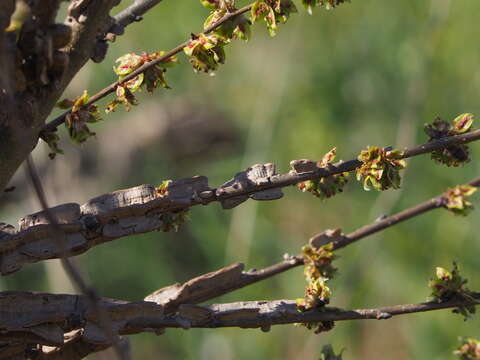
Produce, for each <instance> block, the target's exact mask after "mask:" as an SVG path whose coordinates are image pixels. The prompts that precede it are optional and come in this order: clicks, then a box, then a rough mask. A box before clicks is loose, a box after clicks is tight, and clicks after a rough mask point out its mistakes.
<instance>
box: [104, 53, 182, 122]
mask: <svg viewBox="0 0 480 360" xmlns="http://www.w3.org/2000/svg"><path fill="white" fill-rule="evenodd" d="M164 54H165V52H164V51H160V52H154V53H146V52H144V53H143V54H142V55H137V54H135V53H131V54H126V55H123V56H121V57H119V58H118V59H117V60H116V61H115V63H116V66H114V67H113V71H114V72H115V74H117V75H118V81H119V82H122V80H123V79H124V78H125V77H126V76H127V75H129V74H131V73H132V72H134V71H136V70H137V69H138V68H139V67H141V66H142V65H144V64H146V63H149V62H152V61H154V60H156V59H159V58H160V57H162V56H164ZM176 64H178V59H177V57H176V56H171V57H169V58H167V59H165V60H164V61H162V62H160V63H159V64H155V65H154V66H150V67H149V68H148V69H146V70H145V71H144V72H143V73H141V74H139V75H137V76H135V77H134V78H133V79H130V80H128V81H125V82H123V83H121V84H120V85H118V86H117V89H116V98H115V99H114V100H113V101H111V102H110V103H109V104H108V105H107V108H106V110H105V112H106V113H109V112H112V111H115V109H116V107H117V106H118V105H120V104H123V105H124V106H125V109H126V110H127V111H130V109H131V105H137V103H138V102H137V100H136V98H135V96H134V95H133V93H134V92H136V91H137V90H141V89H143V88H146V90H147V91H148V92H153V90H154V89H156V88H157V87H158V86H162V87H163V88H165V89H170V86H168V84H167V81H166V79H165V73H166V71H167V68H170V67H172V66H175V65H176Z"/></svg>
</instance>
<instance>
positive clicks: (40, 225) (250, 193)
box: [0, 130, 480, 275]
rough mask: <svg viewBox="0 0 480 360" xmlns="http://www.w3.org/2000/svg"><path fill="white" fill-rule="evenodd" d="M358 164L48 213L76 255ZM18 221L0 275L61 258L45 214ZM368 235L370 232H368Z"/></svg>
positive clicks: (144, 191)
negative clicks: (200, 208)
mask: <svg viewBox="0 0 480 360" xmlns="http://www.w3.org/2000/svg"><path fill="white" fill-rule="evenodd" d="M479 138H480V130H476V131H473V132H471V133H467V134H463V135H457V136H452V137H449V138H444V139H441V140H438V141H433V142H430V143H426V144H422V145H419V146H416V147H414V148H411V149H406V151H405V154H406V155H404V157H407V155H408V156H416V155H419V154H424V153H425V152H427V150H428V151H432V150H435V149H440V148H443V147H445V146H449V145H452V144H460V143H467V142H470V141H475V140H477V139H479ZM360 165H361V162H360V161H359V160H350V161H347V162H339V163H337V164H335V165H329V166H327V167H323V168H317V169H316V170H315V171H309V172H300V173H299V172H296V171H290V172H289V173H286V174H275V171H274V166H273V165H271V164H266V165H258V166H256V167H255V166H254V167H253V168H255V169H256V170H258V171H254V170H255V169H252V168H249V169H247V171H244V172H241V173H238V174H237V175H236V176H235V178H234V179H233V180H231V181H229V182H227V183H225V184H224V185H222V186H220V187H219V188H216V189H215V188H213V189H212V188H210V187H209V186H208V179H207V178H206V177H203V176H197V177H193V178H186V179H181V180H177V181H173V182H171V183H170V184H169V185H168V187H167V188H166V189H163V190H162V191H160V190H159V189H160V188H156V187H154V186H152V185H140V186H137V187H134V188H130V189H126V190H119V191H116V192H113V193H109V194H104V195H101V196H99V197H96V198H94V199H91V200H90V201H88V202H87V203H86V204H84V205H82V206H80V205H79V204H76V203H69V204H63V205H59V206H56V207H54V208H51V209H50V210H51V212H52V214H53V215H54V216H55V219H56V220H57V222H58V224H59V225H60V227H61V228H62V230H63V231H65V233H66V241H67V243H68V249H67V250H68V251H69V253H70V254H72V255H77V254H81V253H83V252H85V251H87V250H88V249H90V248H91V247H93V246H96V245H99V244H102V243H105V242H108V241H112V240H114V239H117V238H120V237H123V236H128V235H133V234H140V233H145V232H151V231H155V230H162V229H163V230H168V229H169V228H171V227H172V221H173V220H172V217H173V218H174V217H175V216H179V215H178V213H179V212H180V213H181V212H182V211H185V210H187V209H188V208H190V207H191V206H195V205H200V204H203V205H206V204H209V203H212V202H220V203H222V205H223V206H224V207H225V208H231V207H234V206H236V205H238V204H240V203H241V202H243V201H245V200H247V199H248V198H253V199H257V200H273V199H278V198H280V197H282V195H283V194H282V193H281V191H280V190H279V189H281V188H282V187H285V186H290V185H294V184H297V183H299V182H302V181H306V180H313V179H318V178H321V177H327V176H330V175H334V174H338V173H342V172H345V171H352V170H355V169H356V168H357V167H358V166H360ZM252 173H253V174H258V173H261V174H264V175H262V176H264V177H252V176H253V175H252ZM265 173H267V175H265ZM251 175H252V176H251ZM249 176H250V178H249ZM433 205H434V204H433V203H432V204H430V205H424V206H426V208H425V209H424V210H422V212H424V211H427V210H428V209H430V207H432V206H433ZM437 205H438V206H439V204H437ZM417 211H418V210H415V211H414V213H416V212H417ZM420 213H421V212H420ZM172 214H173V215H172ZM410 215H412V216H413V215H414V214H406V215H402V216H401V217H400V218H399V220H395V219H390V220H389V221H390V222H392V221H393V222H394V223H396V222H399V221H403V220H402V219H406V218H409V216H410ZM410 217H411V216H410ZM395 221H396V222H395ZM19 223H20V231H17V230H16V229H15V228H14V227H13V226H11V225H6V224H3V225H2V226H1V227H0V260H1V261H0V273H1V274H3V275H6V274H10V273H13V272H15V271H17V270H19V269H20V268H21V267H22V266H23V264H25V263H33V262H38V261H42V260H46V259H52V258H58V257H59V256H60V254H61V252H60V251H59V249H58V247H57V246H56V245H55V242H54V241H52V239H51V238H50V236H49V233H50V230H49V227H50V225H49V222H48V221H47V219H46V214H45V212H38V213H35V214H31V215H28V216H26V217H24V218H22V219H20V222H19ZM387 223H388V222H387V221H386V220H384V221H383V222H379V223H378V224H376V225H375V228H379V227H381V226H384V227H385V225H387ZM369 231H371V230H368V231H367V233H368V232H369ZM349 241H352V240H349ZM353 241H355V239H354V240H353Z"/></svg>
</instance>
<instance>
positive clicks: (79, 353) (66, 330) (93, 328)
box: [0, 292, 480, 359]
mask: <svg viewBox="0 0 480 360" xmlns="http://www.w3.org/2000/svg"><path fill="white" fill-rule="evenodd" d="M479 299H480V297H479V295H478V294H474V293H472V294H471V299H469V300H466V299H453V300H450V301H445V302H426V303H419V304H408V305H397V306H390V307H383V308H376V309H357V310H342V309H338V308H331V307H330V308H322V309H319V310H311V311H308V312H299V311H298V309H297V306H296V303H295V301H293V300H274V301H244V302H235V303H228V304H213V305H208V306H198V305H192V304H181V305H179V306H178V310H177V312H176V313H173V314H166V313H165V312H164V306H165V303H163V305H160V304H157V303H155V302H152V301H140V302H125V301H119V300H112V299H103V300H102V301H101V306H102V308H103V309H104V311H105V313H106V314H108V317H109V320H110V323H111V326H112V330H113V331H114V332H115V333H117V334H119V335H122V334H135V333H140V332H153V333H156V334H162V333H163V332H164V331H165V329H166V328H182V329H190V328H219V327H240V328H261V329H262V330H264V331H268V329H269V328H270V326H272V325H280V324H294V323H317V322H324V321H342V320H357V319H375V320H384V319H389V318H391V317H392V316H396V315H402V314H410V313H416V312H424V311H433V310H440V309H446V308H455V307H458V306H471V305H478V304H480V301H479ZM0 312H1V313H2V317H1V318H0V329H1V330H2V331H1V335H0V341H2V342H13V343H15V342H17V343H18V344H19V345H18V346H19V347H20V346H21V345H20V344H22V345H23V351H25V348H26V347H28V344H27V343H29V342H32V343H37V344H41V345H43V346H49V347H53V348H42V352H41V353H39V354H38V355H37V356H40V358H41V359H51V358H63V359H66V358H67V357H65V356H67V354H70V355H69V356H71V357H68V358H69V359H81V358H82V357H83V356H85V355H86V354H88V353H89V350H98V349H103V348H105V347H107V346H109V345H110V343H109V341H108V338H107V336H106V335H105V334H104V333H103V332H102V330H101V328H100V326H99V319H98V318H97V317H96V316H95V312H94V311H92V309H91V308H90V307H89V306H88V301H87V299H86V298H85V297H83V296H80V295H52V294H36V293H29V292H4V293H0ZM65 334H66V335H65ZM64 339H66V341H65V340H64ZM14 348H15V347H14ZM43 349H45V351H43ZM4 351H5V352H6V351H7V348H5V349H4ZM4 351H2V348H0V359H6V358H8V356H5V352H4ZM9 351H12V350H11V349H10V350H9ZM31 351H33V349H31Z"/></svg>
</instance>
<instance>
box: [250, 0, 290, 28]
mask: <svg viewBox="0 0 480 360" xmlns="http://www.w3.org/2000/svg"><path fill="white" fill-rule="evenodd" d="M296 12H297V7H296V6H295V4H294V3H293V1H292V0H257V1H256V2H255V3H254V4H253V6H252V8H251V10H250V16H251V19H252V23H254V22H257V21H260V20H262V19H263V20H265V22H266V23H267V28H268V32H269V33H270V36H275V34H276V32H277V28H278V26H277V25H278V24H279V23H285V22H287V20H288V18H289V17H290V14H292V13H296Z"/></svg>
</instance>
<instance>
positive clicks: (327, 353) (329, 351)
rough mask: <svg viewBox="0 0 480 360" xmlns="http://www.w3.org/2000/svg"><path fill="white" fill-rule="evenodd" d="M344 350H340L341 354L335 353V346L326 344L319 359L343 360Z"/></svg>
mask: <svg viewBox="0 0 480 360" xmlns="http://www.w3.org/2000/svg"><path fill="white" fill-rule="evenodd" d="M342 353H343V350H342V351H340V354H338V355H337V354H335V351H333V346H332V345H331V344H327V345H324V346H323V347H322V355H321V356H320V359H319V360H342Z"/></svg>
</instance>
